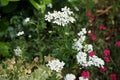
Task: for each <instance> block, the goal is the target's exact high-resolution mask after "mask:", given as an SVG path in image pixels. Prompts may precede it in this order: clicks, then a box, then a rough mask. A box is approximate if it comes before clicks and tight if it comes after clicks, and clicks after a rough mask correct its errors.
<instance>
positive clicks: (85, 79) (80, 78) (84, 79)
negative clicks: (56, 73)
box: [79, 76, 89, 80]
mask: <svg viewBox="0 0 120 80" xmlns="http://www.w3.org/2000/svg"><path fill="white" fill-rule="evenodd" d="M79 80H89V79H88V78H84V77H82V76H81V77H79Z"/></svg>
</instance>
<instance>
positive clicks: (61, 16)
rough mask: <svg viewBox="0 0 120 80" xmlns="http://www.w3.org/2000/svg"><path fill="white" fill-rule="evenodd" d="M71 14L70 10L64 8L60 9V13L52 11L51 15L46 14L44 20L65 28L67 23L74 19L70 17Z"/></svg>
mask: <svg viewBox="0 0 120 80" xmlns="http://www.w3.org/2000/svg"><path fill="white" fill-rule="evenodd" d="M72 15H73V12H72V11H70V8H67V7H66V6H65V7H64V8H62V9H61V11H54V12H53V13H50V12H48V14H47V15H45V20H47V21H48V22H53V23H56V24H57V25H60V26H65V25H67V24H68V23H70V22H71V23H73V22H74V21H75V19H74V18H73V17H72Z"/></svg>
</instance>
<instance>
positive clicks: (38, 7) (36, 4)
mask: <svg viewBox="0 0 120 80" xmlns="http://www.w3.org/2000/svg"><path fill="white" fill-rule="evenodd" d="M29 1H30V3H31V4H32V5H33V6H34V7H35V8H36V9H37V10H40V8H41V7H40V4H38V3H37V2H35V1H34V0H29Z"/></svg>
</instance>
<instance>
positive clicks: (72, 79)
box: [64, 74, 76, 80]
mask: <svg viewBox="0 0 120 80" xmlns="http://www.w3.org/2000/svg"><path fill="white" fill-rule="evenodd" d="M75 78H76V77H75V75H74V74H67V75H66V76H65V78H64V80H75Z"/></svg>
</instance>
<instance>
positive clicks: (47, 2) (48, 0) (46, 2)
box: [44, 0, 52, 4]
mask: <svg viewBox="0 0 120 80" xmlns="http://www.w3.org/2000/svg"><path fill="white" fill-rule="evenodd" d="M44 2H45V4H49V3H52V0H44Z"/></svg>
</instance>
